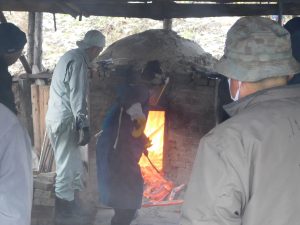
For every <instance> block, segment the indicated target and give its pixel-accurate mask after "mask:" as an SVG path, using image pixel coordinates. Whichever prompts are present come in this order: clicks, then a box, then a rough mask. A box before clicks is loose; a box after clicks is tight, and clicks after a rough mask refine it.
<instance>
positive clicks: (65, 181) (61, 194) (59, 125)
mask: <svg viewBox="0 0 300 225" xmlns="http://www.w3.org/2000/svg"><path fill="white" fill-rule="evenodd" d="M46 129H47V134H48V136H49V139H50V142H51V145H52V147H53V150H54V156H55V163H56V182H55V193H56V196H57V197H58V198H61V199H64V200H68V201H72V200H74V192H75V190H82V189H83V187H84V185H83V162H82V159H81V154H80V148H81V146H79V145H78V144H77V143H78V132H77V131H76V129H75V126H74V120H73V119H72V118H70V119H66V120H64V121H63V122H61V121H49V120H47V121H46Z"/></svg>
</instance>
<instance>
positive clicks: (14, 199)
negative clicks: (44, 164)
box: [0, 124, 33, 225]
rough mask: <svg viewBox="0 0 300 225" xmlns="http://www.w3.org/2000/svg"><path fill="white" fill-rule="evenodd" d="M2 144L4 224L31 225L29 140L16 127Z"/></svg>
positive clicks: (1, 217) (0, 213)
mask: <svg viewBox="0 0 300 225" xmlns="http://www.w3.org/2000/svg"><path fill="white" fill-rule="evenodd" d="M0 141H1V147H0V221H1V224H5V225H16V224H22V225H30V218H31V206H32V190H33V189H32V188H33V187H32V186H33V184H32V164H31V144H30V140H29V137H28V135H27V132H26V131H25V130H24V129H23V128H22V127H21V126H20V125H19V124H15V125H14V126H12V127H11V128H10V129H9V131H8V132H6V134H5V135H4V136H2V137H1V138H0Z"/></svg>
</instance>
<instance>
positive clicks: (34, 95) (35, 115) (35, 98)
mask: <svg viewBox="0 0 300 225" xmlns="http://www.w3.org/2000/svg"><path fill="white" fill-rule="evenodd" d="M31 102H32V122H33V139H34V147H35V149H36V152H37V154H38V155H39V154H40V151H41V141H40V140H41V137H40V126H39V121H40V119H39V118H40V108H39V87H38V85H36V84H32V85H31Z"/></svg>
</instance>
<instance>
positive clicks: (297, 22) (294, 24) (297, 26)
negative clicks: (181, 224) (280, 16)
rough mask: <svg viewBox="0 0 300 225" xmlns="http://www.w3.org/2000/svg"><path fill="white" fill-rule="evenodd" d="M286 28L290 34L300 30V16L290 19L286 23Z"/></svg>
mask: <svg viewBox="0 0 300 225" xmlns="http://www.w3.org/2000/svg"><path fill="white" fill-rule="evenodd" d="M284 28H285V29H287V30H288V32H289V33H290V34H294V33H295V32H297V31H300V17H294V18H293V19H291V20H289V21H288V22H287V23H286V24H285V25H284Z"/></svg>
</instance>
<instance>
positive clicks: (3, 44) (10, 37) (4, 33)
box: [0, 23, 27, 54]
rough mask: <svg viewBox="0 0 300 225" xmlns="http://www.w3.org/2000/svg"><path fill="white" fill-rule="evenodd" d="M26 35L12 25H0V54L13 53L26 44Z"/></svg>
mask: <svg viewBox="0 0 300 225" xmlns="http://www.w3.org/2000/svg"><path fill="white" fill-rule="evenodd" d="M26 42H27V40H26V35H25V33H24V32H23V31H21V30H20V29H19V28H18V27H17V26H16V25H14V24H12V23H1V24H0V54H8V53H14V52H17V51H19V50H21V49H22V48H23V47H24V45H25V44H26Z"/></svg>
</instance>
